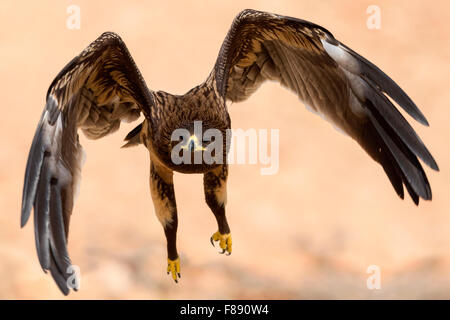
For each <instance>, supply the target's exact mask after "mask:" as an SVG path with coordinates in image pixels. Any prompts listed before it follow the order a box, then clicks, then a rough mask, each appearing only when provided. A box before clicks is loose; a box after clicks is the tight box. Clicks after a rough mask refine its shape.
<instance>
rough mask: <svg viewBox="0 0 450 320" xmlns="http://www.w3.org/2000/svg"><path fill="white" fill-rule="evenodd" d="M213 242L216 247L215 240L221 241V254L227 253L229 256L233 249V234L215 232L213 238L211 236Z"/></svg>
mask: <svg viewBox="0 0 450 320" xmlns="http://www.w3.org/2000/svg"><path fill="white" fill-rule="evenodd" d="M210 241H211V244H212V245H213V246H214V247H215V245H214V241H218V242H219V246H220V248H221V249H222V252H219V253H220V254H224V253H227V256H229V255H230V254H231V251H232V240H231V234H230V233H226V234H221V233H220V232H219V231H217V232H215V233H214V234H213V235H212V236H211V238H210Z"/></svg>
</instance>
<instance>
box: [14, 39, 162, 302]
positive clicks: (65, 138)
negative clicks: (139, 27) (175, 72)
mask: <svg viewBox="0 0 450 320" xmlns="http://www.w3.org/2000/svg"><path fill="white" fill-rule="evenodd" d="M152 105H153V93H152V92H151V91H150V90H149V89H148V88H147V86H146V84H145V82H144V80H143V79H142V76H141V74H140V72H139V70H138V69H137V67H136V65H135V63H134V61H133V59H132V58H131V55H130V53H129V52H128V49H127V48H126V46H125V44H124V43H123V41H122V40H121V39H120V37H119V36H118V35H116V34H114V33H111V32H107V33H104V34H102V35H101V36H100V37H99V38H98V39H97V40H95V41H94V42H93V43H91V45H89V46H88V47H87V48H86V49H85V50H84V51H82V52H81V53H80V55H78V56H77V57H75V58H74V59H72V60H71V61H70V62H69V63H68V64H67V65H66V66H65V67H64V68H63V69H62V70H61V72H60V73H59V74H58V75H57V76H56V78H55V79H54V80H53V82H52V84H51V85H50V88H49V90H48V92H47V101H46V105H45V108H44V111H43V113H42V116H41V119H40V121H39V124H38V127H37V129H36V133H35V136H34V138H33V142H32V145H31V149H30V153H29V156H28V162H27V167H26V171H25V179H24V188H23V197H22V214H21V226H24V225H25V224H26V223H27V221H28V219H29V216H30V212H31V208H32V207H33V208H34V222H35V227H34V229H35V241H36V249H37V254H38V258H39V262H40V264H41V267H42V269H43V270H44V271H47V270H50V273H51V275H52V277H53V279H54V280H55V282H56V284H57V285H58V287H59V288H60V289H61V291H62V292H63V293H64V294H68V293H69V291H70V289H71V288H69V285H68V279H69V277H70V276H71V275H72V274H71V273H69V270H70V269H69V267H70V266H71V260H70V258H69V253H68V250H67V237H68V233H69V222H70V216H71V213H72V208H73V203H74V198H75V196H76V193H77V190H78V187H79V182H80V175H81V166H82V164H83V161H84V160H83V158H84V157H83V154H84V153H83V149H82V147H81V145H80V144H79V141H78V133H77V132H78V129H82V130H83V132H84V133H85V134H86V136H87V137H88V138H91V139H98V138H101V137H103V136H105V135H107V134H109V133H112V132H114V131H115V130H117V129H118V128H119V126H120V122H121V121H122V120H124V121H132V120H136V119H137V118H138V117H139V115H140V113H141V112H143V113H144V115H146V116H147V115H150V114H151V112H150V108H151V106H152ZM74 289H76V288H74Z"/></svg>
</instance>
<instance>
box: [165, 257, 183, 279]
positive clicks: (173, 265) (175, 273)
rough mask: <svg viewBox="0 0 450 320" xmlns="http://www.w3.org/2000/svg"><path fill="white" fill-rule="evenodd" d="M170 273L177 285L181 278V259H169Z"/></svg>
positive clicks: (168, 271)
mask: <svg viewBox="0 0 450 320" xmlns="http://www.w3.org/2000/svg"><path fill="white" fill-rule="evenodd" d="M170 273H171V274H172V279H173V280H174V281H175V283H178V278H181V273H180V258H176V259H175V260H170V259H167V274H170Z"/></svg>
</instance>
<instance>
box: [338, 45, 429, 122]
mask: <svg viewBox="0 0 450 320" xmlns="http://www.w3.org/2000/svg"><path fill="white" fill-rule="evenodd" d="M340 45H341V46H342V47H343V48H345V50H346V51H347V52H348V53H349V54H351V55H352V56H353V57H354V58H355V59H356V60H357V61H358V62H359V65H360V68H361V70H360V72H361V75H362V76H363V77H364V78H368V79H370V80H372V81H373V82H375V83H376V85H377V86H378V87H379V88H380V89H381V90H382V91H384V92H385V93H387V94H388V95H389V96H390V97H391V98H392V99H394V100H395V101H396V102H397V103H398V104H399V106H400V107H402V108H403V109H404V110H405V111H406V112H407V113H408V114H409V115H410V116H411V117H412V118H413V119H415V120H416V121H418V122H419V123H421V124H423V125H425V126H429V123H428V120H427V119H426V118H425V116H424V115H423V113H422V111H420V109H419V108H418V107H417V106H416V104H415V103H414V102H413V101H412V99H411V98H410V97H409V96H408V95H407V94H406V92H405V91H403V90H402V88H400V86H399V85H398V84H397V83H396V82H395V81H394V80H392V79H391V78H390V77H389V76H388V75H387V74H386V73H384V72H383V71H382V70H381V69H380V68H378V67H377V66H376V65H374V64H373V63H372V62H370V61H369V60H367V59H366V58H364V57H362V56H361V55H359V54H358V53H356V52H355V51H353V50H352V49H350V48H349V47H347V46H346V45H345V44H343V43H340Z"/></svg>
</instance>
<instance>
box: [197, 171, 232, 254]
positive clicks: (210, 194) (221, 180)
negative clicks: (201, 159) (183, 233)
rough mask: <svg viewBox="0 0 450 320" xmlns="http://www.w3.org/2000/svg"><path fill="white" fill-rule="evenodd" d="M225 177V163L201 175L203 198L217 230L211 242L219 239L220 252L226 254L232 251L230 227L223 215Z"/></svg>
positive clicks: (225, 190)
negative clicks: (211, 213)
mask: <svg viewBox="0 0 450 320" xmlns="http://www.w3.org/2000/svg"><path fill="white" fill-rule="evenodd" d="M227 177H228V166H227V165H226V164H224V165H221V166H219V167H218V168H216V169H213V170H211V171H209V172H207V173H205V174H204V176H203V186H204V190H205V199H206V203H207V204H208V206H209V208H210V209H211V211H212V212H213V213H214V216H215V217H216V220H217V225H218V229H219V230H218V231H217V232H216V233H214V234H213V235H212V236H211V243H212V244H213V245H214V241H219V245H220V248H221V249H222V253H225V252H227V253H228V255H230V254H231V251H232V241H231V233H230V227H229V226H228V222H227V218H226V216H225V205H226V202H227Z"/></svg>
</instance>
